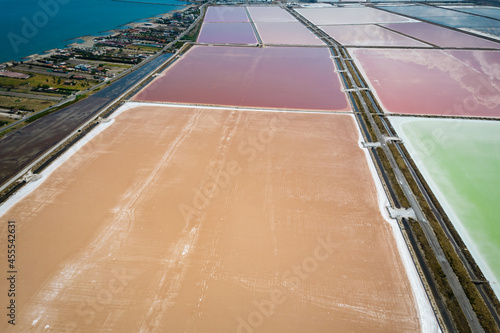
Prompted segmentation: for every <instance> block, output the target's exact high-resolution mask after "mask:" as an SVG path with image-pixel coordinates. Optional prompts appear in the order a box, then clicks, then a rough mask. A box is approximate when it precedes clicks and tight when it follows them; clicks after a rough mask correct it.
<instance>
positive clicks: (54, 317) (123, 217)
mask: <svg viewBox="0 0 500 333" xmlns="http://www.w3.org/2000/svg"><path fill="white" fill-rule="evenodd" d="M201 113H202V112H201V111H198V112H195V113H194V114H193V115H192V116H191V118H190V119H189V120H188V122H187V124H186V126H184V128H183V130H182V132H181V133H180V135H178V136H177V137H176V139H175V140H174V142H173V143H172V144H171V145H170V146H169V148H168V149H167V151H166V152H165V153H164V154H163V156H162V158H161V159H160V160H159V161H158V163H157V164H156V165H155V167H154V169H153V170H152V171H151V172H150V173H149V175H148V176H147V177H146V179H145V180H144V181H141V182H136V183H135V184H134V185H133V186H132V187H130V188H129V190H128V191H127V192H126V193H125V195H124V196H123V199H122V202H123V201H125V203H124V204H123V205H121V207H117V208H115V210H116V217H115V218H114V219H113V221H111V223H109V224H108V225H107V226H106V227H105V228H104V229H103V230H102V231H101V232H99V233H98V237H97V239H96V240H94V241H93V242H92V243H90V244H89V245H88V246H87V248H86V249H85V251H84V252H83V253H81V254H79V255H77V256H76V257H75V258H73V260H72V261H71V262H69V263H66V264H64V266H63V267H62V268H61V270H60V271H59V272H58V273H56V274H57V276H54V277H53V278H52V279H51V281H49V282H47V283H46V284H45V285H44V286H43V287H42V288H41V289H40V291H39V292H38V293H37V294H36V295H35V296H34V297H33V300H34V304H33V305H31V306H30V307H29V308H28V311H26V312H27V313H28V314H27V318H30V319H28V320H27V321H28V322H29V321H31V320H33V325H36V327H45V326H46V325H50V323H51V322H53V321H58V322H59V321H64V318H59V314H58V312H57V311H56V309H57V306H54V303H55V302H57V301H58V298H60V297H59V295H61V293H63V294H64V296H65V297H67V298H72V293H71V292H64V291H68V290H70V289H71V286H72V285H73V284H74V283H75V281H77V280H78V276H79V275H82V274H84V273H85V272H86V271H88V270H91V269H94V268H95V266H96V265H97V263H98V262H99V260H101V259H104V258H106V257H108V256H110V255H111V253H112V252H113V251H114V250H116V249H117V248H120V247H121V246H122V244H123V241H124V240H125V239H126V237H127V236H128V234H129V232H130V230H131V228H132V225H133V223H134V210H135V207H136V206H137V205H138V204H139V203H140V200H141V198H143V196H144V193H145V192H146V191H147V189H148V187H149V186H150V185H151V184H152V183H153V181H154V180H155V179H156V178H157V177H158V175H159V173H160V171H161V170H162V169H163V168H164V167H165V166H166V165H167V164H168V162H169V161H170V159H171V158H172V156H173V155H174V154H175V152H176V151H177V150H178V149H179V147H180V145H181V144H182V142H183V141H184V140H185V139H186V138H188V137H189V135H190V134H191V132H192V131H193V129H194V128H195V127H196V124H197V122H198V120H199V118H200V115H201ZM117 240H118V241H117ZM64 296H63V297H64ZM62 301H63V303H67V302H69V299H68V300H67V301H65V300H62ZM45 309H50V311H47V313H48V314H47V315H44V314H45Z"/></svg>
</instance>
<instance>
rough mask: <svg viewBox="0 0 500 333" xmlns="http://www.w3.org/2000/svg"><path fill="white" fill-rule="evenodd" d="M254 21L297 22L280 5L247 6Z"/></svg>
mask: <svg viewBox="0 0 500 333" xmlns="http://www.w3.org/2000/svg"><path fill="white" fill-rule="evenodd" d="M247 8H248V11H249V12H250V16H251V18H252V21H253V22H297V20H296V19H295V18H294V17H293V16H292V15H290V14H289V13H288V12H287V11H286V10H284V9H282V8H280V7H247Z"/></svg>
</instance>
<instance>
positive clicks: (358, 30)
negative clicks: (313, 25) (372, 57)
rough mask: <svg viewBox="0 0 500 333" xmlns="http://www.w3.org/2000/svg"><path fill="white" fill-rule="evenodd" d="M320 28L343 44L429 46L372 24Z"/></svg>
mask: <svg viewBox="0 0 500 333" xmlns="http://www.w3.org/2000/svg"><path fill="white" fill-rule="evenodd" d="M401 24H405V23H401ZM320 28H321V29H323V31H324V32H326V33H327V34H328V35H330V36H331V37H332V38H333V39H335V40H336V41H338V42H339V43H341V44H343V45H352V46H354V45H355V46H402V47H404V46H407V47H429V46H430V45H428V44H425V43H422V42H419V41H417V40H415V39H411V38H409V37H406V36H403V35H401V34H398V33H396V32H394V31H390V30H388V29H384V28H382V27H380V26H378V25H374V24H360V25H330V26H328V25H327V26H321V27H320Z"/></svg>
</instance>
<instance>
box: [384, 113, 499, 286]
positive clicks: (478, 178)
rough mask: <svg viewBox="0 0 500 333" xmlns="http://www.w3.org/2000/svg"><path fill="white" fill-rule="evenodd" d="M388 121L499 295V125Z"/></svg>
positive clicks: (417, 120) (448, 121)
mask: <svg viewBox="0 0 500 333" xmlns="http://www.w3.org/2000/svg"><path fill="white" fill-rule="evenodd" d="M390 119H391V123H392V125H393V127H394V128H395V130H396V132H397V133H398V134H399V136H400V137H401V138H402V139H403V141H404V144H405V146H406V148H407V149H408V151H409V152H410V154H411V156H412V158H413V159H414V161H415V162H416V163H417V165H418V167H419V169H420V171H421V172H422V174H423V175H424V177H425V179H426V180H427V182H428V184H429V186H430V187H431V188H432V190H433V192H434V194H435V195H436V196H437V198H438V200H439V202H440V203H441V204H442V205H443V208H444V209H445V211H446V213H447V214H448V216H449V217H450V218H451V220H452V222H453V223H454V225H455V227H456V228H457V230H458V231H459V233H460V235H461V236H462V238H463V240H464V241H465V243H466V245H467V247H468V249H469V251H471V252H472V255H473V256H474V258H475V259H476V261H478V264H479V265H480V267H481V269H482V270H483V273H484V274H485V275H486V277H487V279H488V280H490V282H491V283H492V287H493V288H494V290H495V292H496V293H497V295H499V294H500V285H499V284H498V281H500V259H499V258H500V121H484V120H456V119H429V118H427V119H424V118H421V119H419V118H413V117H391V118H390Z"/></svg>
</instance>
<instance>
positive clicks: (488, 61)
mask: <svg viewBox="0 0 500 333" xmlns="http://www.w3.org/2000/svg"><path fill="white" fill-rule="evenodd" d="M349 52H350V53H351V55H352V56H353V58H355V61H356V63H357V64H358V68H360V70H361V71H362V72H363V74H364V77H365V78H366V79H367V80H368V83H369V85H370V86H371V87H372V88H373V90H374V92H375V94H376V95H377V97H378V100H379V101H380V102H381V104H382V107H383V109H384V111H386V112H390V113H403V114H418V115H424V114H426V115H455V116H468V117H500V77H499V76H498V74H497V68H498V67H499V66H500V52H498V51H485V50H473V51H471V50H446V51H444V50H436V49H416V50H409V49H390V50H387V49H350V50H349Z"/></svg>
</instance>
